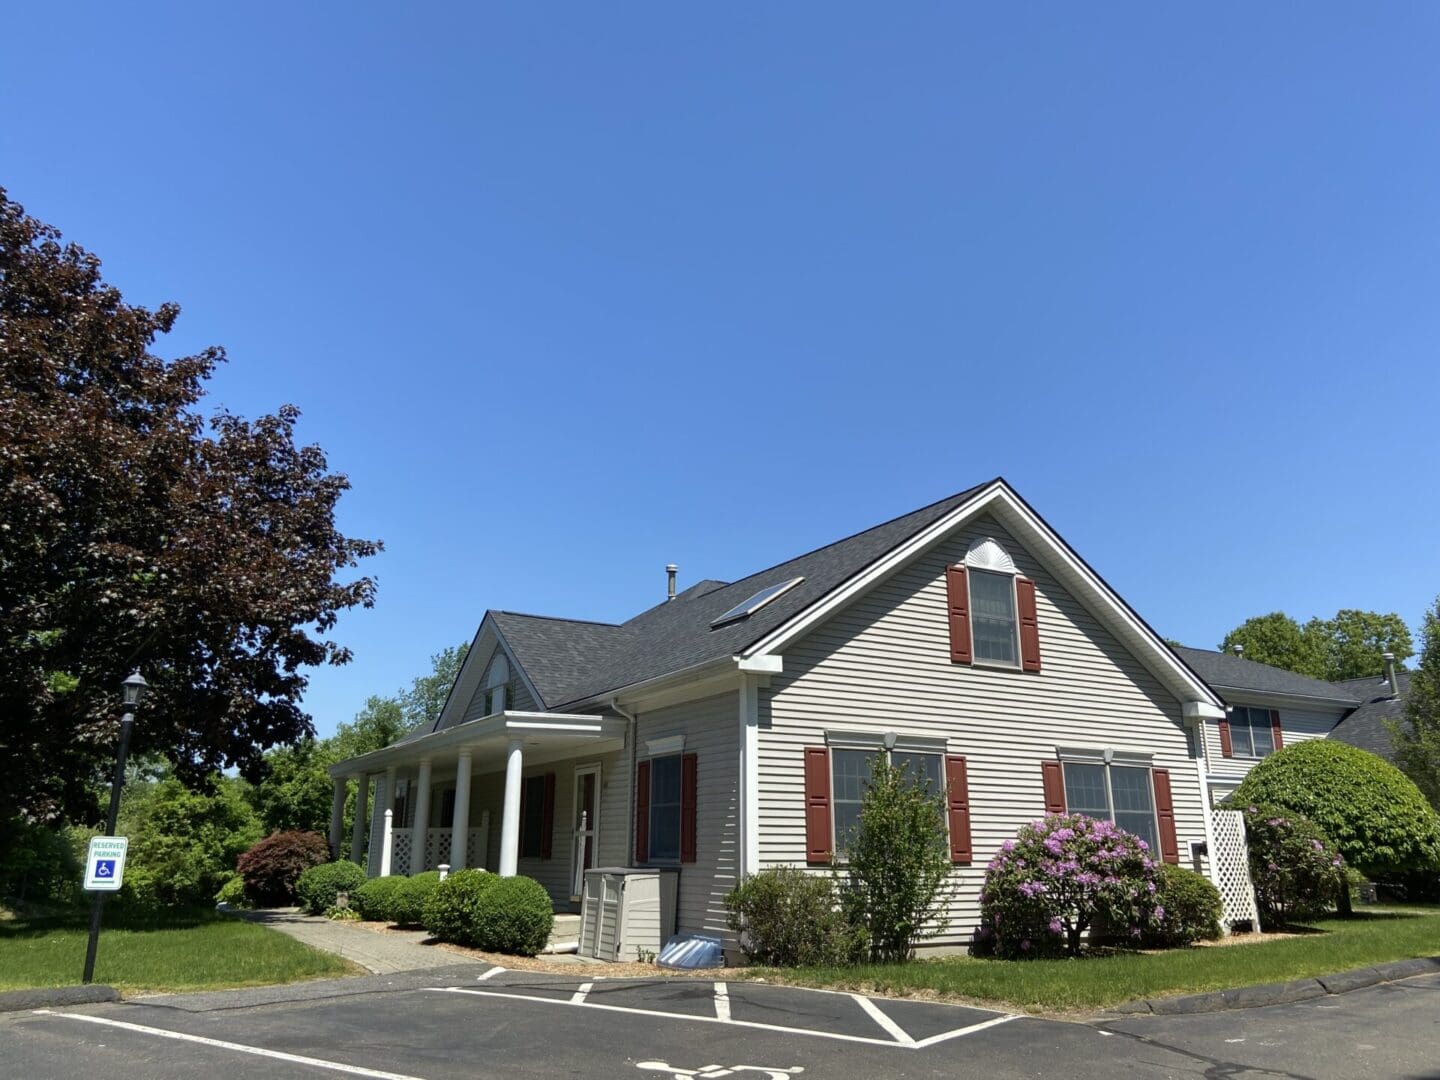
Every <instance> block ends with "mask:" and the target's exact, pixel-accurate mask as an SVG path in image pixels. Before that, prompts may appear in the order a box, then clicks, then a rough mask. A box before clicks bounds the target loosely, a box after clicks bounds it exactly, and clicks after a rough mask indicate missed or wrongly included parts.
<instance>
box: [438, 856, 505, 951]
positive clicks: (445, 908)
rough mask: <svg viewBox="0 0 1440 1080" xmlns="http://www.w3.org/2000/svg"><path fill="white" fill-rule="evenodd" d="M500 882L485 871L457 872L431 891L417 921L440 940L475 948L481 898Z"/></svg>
mask: <svg viewBox="0 0 1440 1080" xmlns="http://www.w3.org/2000/svg"><path fill="white" fill-rule="evenodd" d="M499 880H500V879H499V878H498V877H496V876H495V875H494V874H488V873H486V872H485V871H484V870H457V871H455V872H454V873H453V874H451V875H450V876H449V877H447V878H446V879H445V880H444V881H442V882H440V884H438V885H436V886H435V888H434V889H432V890H431V892H430V895H429V897H427V898H426V900H425V904H424V906H423V907H422V908H421V912H420V921H421V922H422V923H423V924H424V926H425V929H426V930H429V931H430V933H432V934H434V935H435V936H436V937H437V938H439V939H440V940H441V941H453V942H454V943H455V944H457V945H472V946H473V945H476V944H477V941H476V935H477V933H478V927H479V925H480V898H481V897H482V896H484V895H485V893H486V892H488V891H489V890H490V887H491V886H492V885H494V884H495V882H497V881H499Z"/></svg>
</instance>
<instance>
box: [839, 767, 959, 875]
mask: <svg viewBox="0 0 1440 1080" xmlns="http://www.w3.org/2000/svg"><path fill="white" fill-rule="evenodd" d="M881 755H888V757H889V759H890V764H891V765H894V766H896V767H897V768H903V769H904V770H905V777H906V779H907V780H908V781H909V782H910V783H911V784H912V785H914V786H917V787H923V788H924V789H925V790H926V791H927V792H929V793H930V794H932V795H934V796H936V797H941V796H943V794H944V792H945V755H944V754H943V753H942V752H941V751H939V750H934V751H932V750H909V749H895V750H886V749H884V748H883V747H877V748H863V749H862V748H849V747H843V746H841V747H831V748H830V814H831V835H832V836H833V837H834V838H835V853H836V854H837V855H843V854H844V852H845V849H846V848H848V847H849V846H850V845H849V839H850V835H851V833H852V832H854V830H855V829H856V828H857V827H858V826H859V824H860V806H861V804H862V803H863V802H864V801H865V789H866V787H868V786H869V784H870V768H871V762H872V761H873V760H874V759H875V758H876V757H877V756H881Z"/></svg>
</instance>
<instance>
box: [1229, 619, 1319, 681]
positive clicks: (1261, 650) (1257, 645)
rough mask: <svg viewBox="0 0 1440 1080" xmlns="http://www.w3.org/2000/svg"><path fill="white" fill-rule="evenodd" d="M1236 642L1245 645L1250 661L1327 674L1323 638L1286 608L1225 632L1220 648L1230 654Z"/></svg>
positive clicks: (1315, 676)
mask: <svg viewBox="0 0 1440 1080" xmlns="http://www.w3.org/2000/svg"><path fill="white" fill-rule="evenodd" d="M1236 645H1241V646H1243V647H1244V649H1245V659H1246V660H1254V661H1255V662H1256V663H1258V664H1270V665H1271V666H1273V667H1279V668H1284V669H1285V670H1287V671H1294V672H1296V673H1298V674H1300V675H1308V676H1310V677H1311V678H1312V679H1323V678H1324V677H1325V650H1324V648H1323V647H1322V645H1321V643H1320V641H1319V640H1318V639H1317V638H1316V636H1315V635H1314V634H1313V633H1309V632H1307V630H1306V628H1304V627H1301V625H1300V624H1299V623H1297V622H1296V621H1295V620H1294V619H1292V618H1291V617H1290V616H1289V615H1286V614H1285V613H1284V612H1283V611H1272V612H1270V614H1268V615H1256V616H1255V617H1254V618H1251V619H1246V620H1245V621H1244V622H1243V623H1241V624H1240V625H1239V626H1237V627H1235V629H1233V630H1231V631H1230V632H1229V633H1228V634H1226V635H1225V640H1224V641H1222V642H1221V643H1220V649H1221V651H1222V652H1227V653H1228V652H1232V651H1234V647H1235V646H1236Z"/></svg>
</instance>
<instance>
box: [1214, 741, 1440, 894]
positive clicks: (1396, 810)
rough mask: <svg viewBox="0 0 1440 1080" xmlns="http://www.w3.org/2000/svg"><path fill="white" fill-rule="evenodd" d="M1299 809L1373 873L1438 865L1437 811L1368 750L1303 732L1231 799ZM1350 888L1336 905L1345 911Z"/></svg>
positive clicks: (1397, 872)
mask: <svg viewBox="0 0 1440 1080" xmlns="http://www.w3.org/2000/svg"><path fill="white" fill-rule="evenodd" d="M1228 801H1229V802H1230V804H1231V805H1233V806H1237V807H1240V808H1242V809H1244V808H1246V807H1248V806H1251V805H1259V806H1263V805H1271V806H1278V807H1281V808H1283V809H1286V810H1290V811H1293V812H1295V813H1297V814H1302V815H1304V816H1305V817H1307V818H1309V819H1310V820H1311V821H1313V822H1314V823H1315V824H1316V825H1317V826H1319V828H1320V831H1321V832H1323V833H1324V834H1325V835H1326V836H1328V837H1329V838H1330V839H1331V840H1333V841H1334V842H1335V846H1336V847H1338V848H1339V849H1340V854H1341V855H1342V856H1343V857H1344V859H1345V862H1346V863H1347V864H1349V865H1350V866H1352V867H1354V868H1355V869H1356V870H1358V871H1360V873H1362V874H1364V875H1365V876H1366V877H1370V878H1377V877H1378V878H1383V877H1389V876H1393V875H1403V874H1408V873H1414V872H1418V871H1431V870H1440V815H1437V814H1436V813H1435V811H1434V809H1432V808H1431V806H1430V804H1429V803H1427V802H1426V801H1425V797H1424V796H1423V795H1422V794H1421V793H1420V790H1419V789H1418V788H1417V787H1416V786H1415V785H1414V783H1412V782H1411V781H1410V780H1409V778H1407V777H1406V776H1405V774H1404V773H1402V772H1401V771H1400V770H1399V769H1397V768H1395V766H1393V765H1391V764H1390V763H1389V762H1388V761H1386V760H1385V759H1384V758H1381V757H1377V756H1376V755H1375V754H1372V753H1370V752H1369V751H1367V750H1361V749H1360V748H1359V747H1356V746H1350V745H1348V744H1346V743H1342V742H1336V741H1334V740H1332V739H1308V740H1306V741H1305V742H1299V743H1295V744H1293V745H1291V746H1287V747H1285V749H1283V750H1277V751H1276V752H1275V753H1273V754H1271V755H1269V756H1268V757H1266V758H1263V759H1262V760H1261V761H1260V762H1259V763H1258V764H1256V766H1255V767H1254V768H1253V769H1251V770H1250V772H1249V774H1248V775H1247V776H1246V777H1245V779H1244V780H1242V781H1241V783H1240V786H1239V787H1238V788H1236V789H1235V791H1234V793H1233V794H1232V795H1231V796H1230V798H1229V800H1228ZM1349 898H1350V893H1349V890H1348V889H1342V890H1341V892H1340V908H1341V910H1342V911H1348V910H1349Z"/></svg>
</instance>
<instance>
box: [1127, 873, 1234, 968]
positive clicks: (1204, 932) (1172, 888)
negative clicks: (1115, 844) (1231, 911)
mask: <svg viewBox="0 0 1440 1080" xmlns="http://www.w3.org/2000/svg"><path fill="white" fill-rule="evenodd" d="M1155 885H1156V889H1155V907H1154V909H1153V910H1152V912H1151V916H1152V918H1151V924H1150V928H1149V929H1148V930H1147V931H1146V933H1145V941H1146V943H1147V944H1150V945H1159V946H1162V947H1164V948H1175V947H1177V946H1181V945H1193V944H1194V943H1195V942H1197V941H1214V940H1215V939H1216V938H1218V937H1219V936H1220V916H1221V914H1222V913H1223V912H1224V906H1223V904H1222V903H1221V900H1220V890H1219V889H1217V888H1215V886H1214V885H1213V884H1211V882H1210V879H1209V878H1207V877H1206V876H1205V875H1204V874H1197V873H1196V872H1195V871H1194V870H1189V869H1187V868H1186V867H1183V866H1171V865H1169V864H1166V863H1157V864H1156V866H1155Z"/></svg>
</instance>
